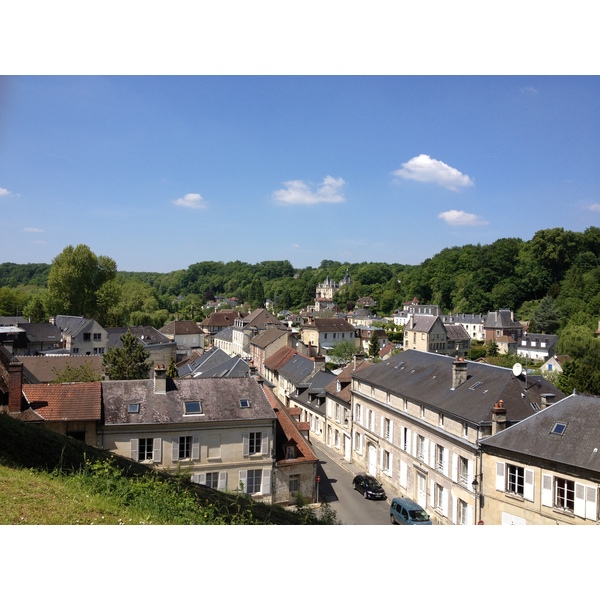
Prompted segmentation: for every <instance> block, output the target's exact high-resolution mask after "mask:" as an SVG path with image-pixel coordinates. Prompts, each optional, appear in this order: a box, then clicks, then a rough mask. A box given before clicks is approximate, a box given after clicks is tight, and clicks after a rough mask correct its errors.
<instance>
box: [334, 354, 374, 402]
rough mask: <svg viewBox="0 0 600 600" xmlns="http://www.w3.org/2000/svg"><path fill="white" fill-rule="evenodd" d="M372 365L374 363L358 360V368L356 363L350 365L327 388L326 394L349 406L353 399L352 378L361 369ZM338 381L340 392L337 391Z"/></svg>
mask: <svg viewBox="0 0 600 600" xmlns="http://www.w3.org/2000/svg"><path fill="white" fill-rule="evenodd" d="M372 364H373V363H371V362H367V361H366V360H357V361H356V366H355V365H354V361H353V362H351V363H349V364H348V365H346V366H345V367H344V368H343V369H342V370H341V371H340V372H339V373H338V375H337V376H336V377H335V378H334V379H333V380H332V381H330V382H329V383H328V384H327V385H326V386H325V392H326V393H327V394H329V395H331V396H334V397H335V398H337V399H339V400H343V401H344V402H346V403H347V404H348V405H349V404H350V400H351V398H352V385H351V384H352V376H353V375H354V374H355V373H357V372H358V371H360V370H361V369H364V368H365V367H368V366H370V365H372ZM338 381H339V383H340V391H339V392H338V390H337V383H338Z"/></svg>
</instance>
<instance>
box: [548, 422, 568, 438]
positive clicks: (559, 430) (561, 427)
mask: <svg viewBox="0 0 600 600" xmlns="http://www.w3.org/2000/svg"><path fill="white" fill-rule="evenodd" d="M566 428H567V424H566V423H558V422H557V423H554V426H553V427H552V429H551V430H550V433H555V434H556V435H562V434H563V433H564V432H565V429H566Z"/></svg>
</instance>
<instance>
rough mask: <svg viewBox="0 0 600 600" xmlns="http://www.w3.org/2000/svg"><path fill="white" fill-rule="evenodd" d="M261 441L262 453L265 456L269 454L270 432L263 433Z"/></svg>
mask: <svg viewBox="0 0 600 600" xmlns="http://www.w3.org/2000/svg"><path fill="white" fill-rule="evenodd" d="M260 443H261V448H260V450H261V454H262V455H263V456H269V434H268V433H263V434H262V435H261V439H260Z"/></svg>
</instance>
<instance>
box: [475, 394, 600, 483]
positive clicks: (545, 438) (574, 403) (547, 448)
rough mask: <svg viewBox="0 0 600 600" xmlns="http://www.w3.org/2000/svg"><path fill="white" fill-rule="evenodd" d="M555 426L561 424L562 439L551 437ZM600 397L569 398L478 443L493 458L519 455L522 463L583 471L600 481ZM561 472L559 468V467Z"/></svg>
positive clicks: (577, 395) (555, 435)
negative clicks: (591, 473)
mask: <svg viewBox="0 0 600 600" xmlns="http://www.w3.org/2000/svg"><path fill="white" fill-rule="evenodd" d="M556 423H564V424H565V425H566V428H565V430H564V433H562V435H559V434H557V433H552V429H553V427H554V425H555V424H556ZM598 423H600V397H598V396H588V395H584V394H577V393H575V394H571V395H570V396H568V397H566V398H564V399H562V400H560V401H558V402H556V403H555V404H552V405H550V406H548V407H547V408H545V409H544V410H542V411H540V412H538V413H536V414H535V415H533V416H531V417H529V418H528V419H525V420H523V421H521V422H520V423H516V424H515V425H513V426H512V427H509V428H508V429H505V430H503V431H501V432H499V433H497V434H496V435H493V436H491V437H489V438H486V439H484V440H482V441H481V446H482V447H483V448H484V449H485V450H486V452H490V453H492V454H500V455H502V456H506V455H507V453H509V454H513V455H515V454H516V455H520V456H522V457H523V462H525V463H528V464H532V461H536V460H543V461H550V462H552V463H556V465H567V466H569V467H574V468H577V469H586V470H588V471H592V472H594V473H595V474H596V478H597V479H599V480H600V430H599V429H598ZM559 470H560V467H559Z"/></svg>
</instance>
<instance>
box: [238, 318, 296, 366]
mask: <svg viewBox="0 0 600 600" xmlns="http://www.w3.org/2000/svg"><path fill="white" fill-rule="evenodd" d="M269 328H279V329H286V330H287V327H286V325H285V324H283V323H282V322H281V321H280V320H279V319H278V318H277V317H276V316H274V315H272V314H271V313H269V312H267V311H266V310H265V309H264V308H257V309H256V310H253V311H252V312H251V313H250V314H249V315H246V316H245V317H238V318H237V319H236V320H235V322H234V324H233V329H232V336H231V349H232V352H233V353H234V354H237V355H238V356H241V357H242V358H251V356H250V340H252V338H254V337H255V336H257V335H258V334H259V333H262V332H263V331H265V330H267V329H269Z"/></svg>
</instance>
